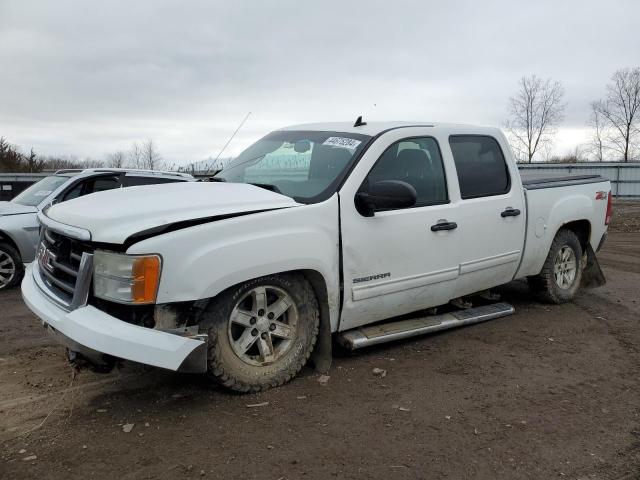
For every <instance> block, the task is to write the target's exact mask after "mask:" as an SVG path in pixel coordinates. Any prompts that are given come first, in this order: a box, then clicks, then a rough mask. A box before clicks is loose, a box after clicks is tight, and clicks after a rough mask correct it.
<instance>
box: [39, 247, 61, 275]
mask: <svg viewBox="0 0 640 480" xmlns="http://www.w3.org/2000/svg"><path fill="white" fill-rule="evenodd" d="M56 258H57V257H56V255H55V253H53V252H52V251H51V250H49V249H48V248H47V247H45V246H44V245H43V244H40V249H39V252H38V260H39V263H40V266H41V267H42V268H44V269H45V270H47V271H49V272H50V273H53V270H54V268H55V267H54V265H53V262H55V261H56Z"/></svg>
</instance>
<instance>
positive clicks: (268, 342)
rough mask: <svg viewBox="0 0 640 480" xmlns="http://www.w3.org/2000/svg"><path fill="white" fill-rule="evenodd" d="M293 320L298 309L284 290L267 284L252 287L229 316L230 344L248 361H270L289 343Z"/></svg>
mask: <svg viewBox="0 0 640 480" xmlns="http://www.w3.org/2000/svg"><path fill="white" fill-rule="evenodd" d="M297 323H298V309H297V308H296V305H295V302H294V301H293V299H292V298H291V296H290V295H289V294H288V293H287V292H286V291H285V290H283V289H281V288H279V287H275V286H269V285H267V286H259V287H256V288H253V289H252V290H250V291H249V292H247V293H246V294H245V295H244V296H243V297H242V298H241V299H240V301H239V302H238V303H237V304H236V306H235V307H234V308H233V310H232V312H231V315H230V317H229V322H228V334H229V341H230V343H231V348H232V349H233V351H234V352H235V354H236V355H237V356H238V357H239V358H240V359H241V360H242V361H243V362H245V363H248V364H249V365H254V366H264V365H268V364H271V363H273V362H275V361H277V360H279V359H280V358H282V357H283V356H284V355H285V354H286V353H287V352H288V351H289V349H290V348H291V346H292V345H293V343H294V340H295V339H296V335H297V328H296V326H297Z"/></svg>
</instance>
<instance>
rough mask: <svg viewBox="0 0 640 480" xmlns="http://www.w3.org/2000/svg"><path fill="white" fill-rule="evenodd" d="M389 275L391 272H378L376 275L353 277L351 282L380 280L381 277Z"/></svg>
mask: <svg viewBox="0 0 640 480" xmlns="http://www.w3.org/2000/svg"><path fill="white" fill-rule="evenodd" d="M390 276H391V272H387V273H378V274H376V275H369V276H368V277H360V278H354V279H353V283H362V282H370V281H371V280H380V279H381V278H387V277H390Z"/></svg>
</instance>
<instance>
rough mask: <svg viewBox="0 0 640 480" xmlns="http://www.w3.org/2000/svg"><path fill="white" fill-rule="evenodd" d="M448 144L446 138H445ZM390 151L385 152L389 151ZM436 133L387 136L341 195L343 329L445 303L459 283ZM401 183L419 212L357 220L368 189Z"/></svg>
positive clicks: (452, 214)
mask: <svg viewBox="0 0 640 480" xmlns="http://www.w3.org/2000/svg"><path fill="white" fill-rule="evenodd" d="M444 141H446V138H445V139H444ZM385 147H386V148H385ZM452 177H453V179H454V180H453V181H455V171H453V170H452V169H451V165H448V168H447V166H446V165H444V162H443V159H442V154H441V147H440V145H439V142H438V140H437V139H436V138H435V137H434V136H433V131H432V129H428V128H418V127H415V128H410V129H409V128H407V129H400V130H396V131H392V132H389V133H387V134H385V135H384V136H383V137H381V139H379V140H378V141H377V142H376V143H374V144H373V146H372V147H370V149H369V150H368V151H367V153H366V154H365V155H364V156H363V158H362V159H361V160H360V162H359V163H358V165H357V166H356V169H354V171H353V172H352V174H351V176H350V177H349V182H348V183H347V184H345V186H344V187H343V189H342V190H341V191H340V219H341V233H342V252H343V276H344V278H343V282H344V301H343V310H342V315H341V321H340V330H346V329H349V328H353V327H356V326H359V325H363V324H367V323H371V322H375V321H377V320H381V319H384V318H388V317H391V316H396V315H401V314H405V313H409V312H412V311H416V310H419V309H422V308H426V307H429V306H435V305H439V304H442V303H446V302H447V301H448V300H449V298H450V296H449V295H450V294H451V293H452V291H453V289H454V288H455V284H456V278H457V276H458V254H457V252H458V242H459V240H460V235H459V232H458V231H457V230H456V229H455V228H450V229H440V228H437V227H436V228H435V230H432V227H433V226H436V225H438V224H439V223H442V222H447V221H448V222H451V223H455V221H456V220H457V213H456V212H457V208H456V204H454V203H451V201H450V199H449V190H450V189H449V185H448V181H449V179H450V178H452ZM383 180H401V181H404V182H407V183H409V184H411V185H412V186H413V187H414V188H415V189H416V192H417V195H418V202H417V204H416V205H415V206H414V207H411V208H402V209H396V210H387V211H378V212H376V213H375V215H374V216H373V217H365V216H362V215H361V214H360V213H358V211H357V209H356V207H355V203H354V197H355V194H356V193H357V192H358V191H361V190H364V191H366V189H367V187H368V185H370V184H373V183H375V182H378V181H383Z"/></svg>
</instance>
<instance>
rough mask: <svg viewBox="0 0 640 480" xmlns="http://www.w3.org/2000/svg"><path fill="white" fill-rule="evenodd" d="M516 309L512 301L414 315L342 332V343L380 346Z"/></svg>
mask: <svg viewBox="0 0 640 480" xmlns="http://www.w3.org/2000/svg"><path fill="white" fill-rule="evenodd" d="M514 312H515V309H514V308H513V306H512V305H509V304H508V303H502V302H501V303H494V304H492V305H485V306H482V307H475V308H467V309H465V310H458V311H456V312H449V313H443V314H441V315H430V316H428V317H419V318H411V319H409V320H399V321H396V322H388V323H379V324H376V325H370V326H366V327H360V328H355V329H353V330H347V331H345V332H341V333H339V334H338V336H337V340H338V342H339V343H340V344H341V345H342V346H344V347H345V348H347V349H349V350H356V349H358V348H362V347H368V346H371V345H378V344H380V343H386V342H391V341H393V340H401V339H403V338H410V337H416V336H418V335H424V334H426V333H431V332H437V331H439V330H446V329H448V328H455V327H461V326H463V325H470V324H472V323H480V322H485V321H487V320H493V319H494V318H500V317H506V316H507V315H511V314H513V313H514Z"/></svg>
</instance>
